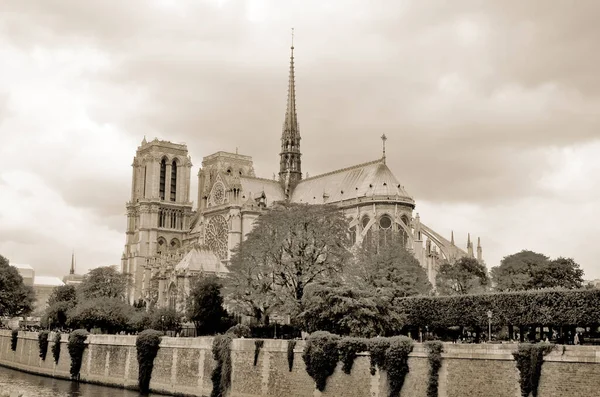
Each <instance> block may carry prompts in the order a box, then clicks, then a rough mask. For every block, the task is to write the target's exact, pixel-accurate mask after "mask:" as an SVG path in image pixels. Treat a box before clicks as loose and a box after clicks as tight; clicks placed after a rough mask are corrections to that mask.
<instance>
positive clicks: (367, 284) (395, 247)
mask: <svg viewBox="0 0 600 397" xmlns="http://www.w3.org/2000/svg"><path fill="white" fill-rule="evenodd" d="M348 273H349V276H348V278H349V283H350V285H352V286H354V287H356V288H361V289H369V290H371V291H373V292H374V293H377V294H379V295H380V296H382V297H385V298H386V299H388V300H390V301H392V300H394V299H395V298H402V297H406V296H412V295H425V294H428V293H429V292H430V291H431V289H432V286H431V283H430V282H429V280H428V278H427V273H426V271H425V269H423V267H422V266H421V265H420V264H419V261H418V260H417V258H415V257H414V255H413V254H412V253H410V252H408V251H407V250H406V249H405V248H404V246H403V244H402V243H401V242H400V241H395V242H392V243H390V244H386V245H384V246H383V247H380V248H379V250H378V251H377V252H376V253H374V252H372V251H371V250H370V249H368V248H366V249H361V250H360V251H359V252H358V253H357V255H356V260H355V263H354V264H353V266H351V268H350V269H349V272H348Z"/></svg>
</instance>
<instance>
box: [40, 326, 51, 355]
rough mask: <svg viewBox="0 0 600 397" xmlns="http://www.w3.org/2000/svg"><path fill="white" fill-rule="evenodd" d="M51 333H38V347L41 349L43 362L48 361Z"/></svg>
mask: <svg viewBox="0 0 600 397" xmlns="http://www.w3.org/2000/svg"><path fill="white" fill-rule="evenodd" d="M49 334H50V331H46V330H44V331H41V332H40V333H38V346H39V348H40V358H41V359H42V361H46V354H48V336H49Z"/></svg>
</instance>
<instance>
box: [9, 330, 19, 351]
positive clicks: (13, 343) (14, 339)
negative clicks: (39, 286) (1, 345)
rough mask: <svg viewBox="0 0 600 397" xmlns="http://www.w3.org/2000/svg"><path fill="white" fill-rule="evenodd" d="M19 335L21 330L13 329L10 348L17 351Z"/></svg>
mask: <svg viewBox="0 0 600 397" xmlns="http://www.w3.org/2000/svg"><path fill="white" fill-rule="evenodd" d="M18 337H19V330H18V329H13V330H12V333H11V335H10V349H11V350H12V351H17V338H18Z"/></svg>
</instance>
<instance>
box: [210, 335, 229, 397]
mask: <svg viewBox="0 0 600 397" xmlns="http://www.w3.org/2000/svg"><path fill="white" fill-rule="evenodd" d="M232 339H233V337H232V334H231V333H229V334H225V335H217V336H215V338H214V339H213V345H212V354H213V358H214V360H215V361H216V363H215V366H214V368H213V371H212V374H211V376H210V378H211V381H212V385H213V387H212V392H211V393H210V397H225V396H226V395H227V393H228V391H229V387H230V386H231V366H232V364H231V341H232Z"/></svg>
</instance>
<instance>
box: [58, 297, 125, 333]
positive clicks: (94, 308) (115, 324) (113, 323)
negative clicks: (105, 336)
mask: <svg viewBox="0 0 600 397" xmlns="http://www.w3.org/2000/svg"><path fill="white" fill-rule="evenodd" d="M134 313H135V309H134V308H133V307H132V306H129V304H128V303H127V302H125V301H123V300H121V299H119V298H115V297H99V298H92V299H87V300H85V301H83V302H80V303H79V304H77V306H75V307H74V308H72V309H71V310H69V312H68V313H67V317H68V320H67V324H68V325H69V326H70V327H72V328H77V327H82V328H85V329H87V330H88V331H89V330H91V329H92V328H100V329H101V330H102V331H103V332H106V333H109V334H114V333H117V332H120V331H123V330H125V329H127V328H128V326H129V325H130V319H131V318H132V317H134Z"/></svg>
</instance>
